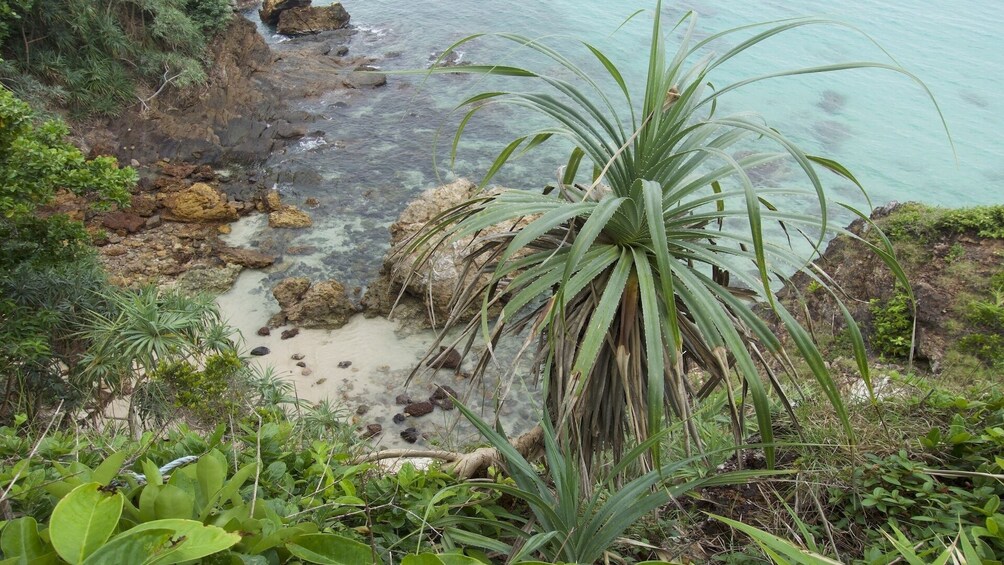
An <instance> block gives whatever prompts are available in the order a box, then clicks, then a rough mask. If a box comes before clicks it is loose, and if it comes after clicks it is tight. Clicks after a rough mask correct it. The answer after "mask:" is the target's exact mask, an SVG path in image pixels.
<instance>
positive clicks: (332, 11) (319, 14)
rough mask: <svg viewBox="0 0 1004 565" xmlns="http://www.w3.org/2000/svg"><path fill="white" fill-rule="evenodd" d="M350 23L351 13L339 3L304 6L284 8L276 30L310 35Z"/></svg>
mask: <svg viewBox="0 0 1004 565" xmlns="http://www.w3.org/2000/svg"><path fill="white" fill-rule="evenodd" d="M347 25H349V13H348V12H346V11H345V8H343V7H342V5H341V4H339V3H337V2H336V3H334V4H331V5H329V6H303V7H298V8H291V9H288V10H283V11H282V12H280V14H279V20H278V22H277V26H276V31H278V32H279V33H281V34H283V35H291V36H296V35H309V34H314V33H320V32H322V31H331V30H336V29H341V28H343V27H345V26H347Z"/></svg>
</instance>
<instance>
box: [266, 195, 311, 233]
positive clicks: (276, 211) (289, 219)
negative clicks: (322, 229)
mask: <svg viewBox="0 0 1004 565" xmlns="http://www.w3.org/2000/svg"><path fill="white" fill-rule="evenodd" d="M264 208H265V210H266V211H267V212H268V225H269V227H272V228H309V227H310V226H311V225H313V223H314V221H313V220H312V219H311V218H310V214H307V213H306V212H304V211H303V210H300V209H299V208H297V207H296V206H292V205H290V204H284V203H283V201H282V196H281V195H280V194H279V192H278V191H276V190H270V191H268V192H267V193H265V199H264Z"/></svg>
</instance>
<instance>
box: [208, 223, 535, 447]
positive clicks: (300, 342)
mask: <svg viewBox="0 0 1004 565" xmlns="http://www.w3.org/2000/svg"><path fill="white" fill-rule="evenodd" d="M231 239H237V238H235V237H233V236H231ZM280 268H281V266H280ZM264 279H265V274H264V273H262V272H260V271H245V272H244V273H242V274H241V276H240V277H239V278H238V280H237V283H236V284H235V285H234V287H233V288H232V289H231V290H230V291H229V292H227V293H226V294H223V295H221V296H220V297H219V298H218V299H217V303H218V304H219V306H220V310H221V312H222V313H223V316H224V318H225V319H226V320H227V321H228V322H229V323H230V325H232V326H234V327H236V328H237V329H239V330H240V331H241V333H242V334H243V336H244V340H245V344H244V348H243V350H244V351H245V352H247V351H250V350H251V349H253V348H255V347H258V346H265V347H267V348H269V350H271V352H270V353H269V354H268V355H266V356H263V357H255V358H253V361H252V362H254V363H259V364H265V365H271V366H272V367H273V368H274V370H275V371H276V372H277V373H278V374H279V375H280V376H283V377H285V378H287V379H289V380H290V381H291V382H292V383H293V384H294V386H295V387H296V394H297V396H298V397H299V398H301V399H304V400H306V401H309V402H317V401H319V400H321V399H325V398H327V399H329V400H330V401H331V402H332V403H333V404H334V405H336V406H339V407H341V408H343V409H344V411H345V413H346V414H347V415H348V417H350V418H351V419H352V421H354V422H355V423H356V424H357V425H358V426H359V427H360V428H364V427H365V426H366V425H367V424H371V423H378V424H381V425H382V426H383V433H382V434H380V435H379V436H377V437H375V438H373V440H372V441H373V443H374V446H375V447H376V446H379V447H409V446H411V444H407V443H405V442H404V440H402V439H401V438H400V432H401V431H403V430H404V429H405V428H408V427H415V428H417V429H418V431H419V432H420V433H422V434H424V435H425V437H423V438H422V439H420V440H419V442H418V443H416V444H414V447H430V446H434V445H435V446H441V447H444V448H451V449H452V448H460V447H463V446H465V445H469V444H471V443H478V442H479V438H478V435H477V434H476V432H475V431H474V430H473V428H471V427H470V426H469V425H468V424H467V423H466V422H462V423H461V425H459V426H458V425H456V424H457V421H458V419H459V412H458V411H457V410H452V411H448V412H447V411H443V410H441V409H439V408H438V407H437V408H436V409H435V410H434V411H433V412H432V413H431V414H429V415H426V416H423V417H420V418H412V417H409V418H407V420H406V421H405V423H403V424H394V423H393V421H392V418H393V416H394V414H397V413H400V412H401V411H402V410H403V408H404V407H403V406H399V405H396V404H395V397H396V396H397V395H399V394H402V393H407V394H409V395H410V396H411V397H412V398H413V399H414V400H415V401H421V400H426V399H427V398H428V396H429V395H430V394H431V393H432V391H434V390H435V388H436V385H437V384H440V385H449V386H452V387H453V388H454V389H455V390H456V391H457V392H458V394H459V395H461V397H463V398H465V404H466V405H468V406H471V407H472V408H475V409H477V408H480V407H482V406H485V407H486V410H487V412H488V413H485V414H484V416H485V417H490V416H491V414H492V413H493V410H491V407H492V406H493V405H494V402H493V400H492V399H491V398H490V396H491V395H486V394H485V393H484V392H483V391H482V387H480V386H474V387H472V386H471V385H470V383H468V382H467V381H466V380H465V379H463V378H461V377H458V376H456V375H455V374H454V371H451V370H439V371H435V372H433V371H430V370H423V371H421V372H420V373H419V374H418V375H417V376H416V378H415V379H414V381H413V382H411V383H410V385H408V386H407V387H406V386H405V383H406V380H407V378H408V376H409V375H410V374H411V371H412V369H414V368H415V367H416V365H417V364H418V362H419V360H420V359H421V357H422V355H423V354H424V353H425V351H426V350H427V349H428V347H429V345H430V344H431V343H432V341H433V339H434V336H433V334H432V332H414V331H409V332H400V331H399V328H398V325H397V323H396V322H392V321H389V320H385V319H381V318H374V319H366V318H364V317H363V316H362V315H358V316H355V317H354V318H352V319H351V320H350V321H349V323H348V324H347V325H346V326H345V327H343V328H340V329H337V330H310V329H301V330H300V333H299V334H298V335H297V336H296V337H293V338H291V339H287V340H283V339H280V334H281V332H282V330H283V329H287V328H285V327H284V328H278V329H273V330H272V332H271V335H270V336H267V337H261V336H258V335H257V330H258V328H260V327H262V326H265V325H266V323H267V321H268V319H269V317H270V316H271V315H272V314H274V313H276V312H278V311H279V306H278V304H277V303H276V301H275V299H274V298H273V297H272V295H271V292H270V290H269V289H267V288H264V286H263V282H264ZM404 335H406V337H402V336H404ZM296 353H300V354H302V355H304V358H303V362H304V363H305V364H306V368H307V369H309V374H308V375H304V374H303V373H304V369H302V368H300V367H298V366H296V363H297V361H296V360H294V359H292V355H293V354H296ZM346 361H347V362H351V365H350V366H349V367H346V368H339V367H338V364H339V363H341V362H346ZM472 364H473V360H465V364H464V365H465V368H466V367H469V366H470V365H472ZM505 369H507V368H500V372H502V371H504V370H505ZM513 388H514V392H513V393H512V399H511V400H512V401H511V402H510V401H507V403H506V405H505V406H504V407H503V409H502V411H501V412H502V414H503V423H504V425H505V426H506V428H507V429H511V430H512V431H513V432H518V431H522V430H524V429H527V428H529V427H530V426H532V424H533V423H534V420H535V417H534V416H533V414H534V413H535V412H536V411H535V410H533V409H532V407H531V403H532V395H531V394H530V393H529V392H527V391H526V389H525V387H523V385H522V384H521V383H517V384H516V385H514V387H513ZM360 406H366V407H367V410H366V412H365V413H364V414H362V415H356V411H357V409H358V408H359V407H360Z"/></svg>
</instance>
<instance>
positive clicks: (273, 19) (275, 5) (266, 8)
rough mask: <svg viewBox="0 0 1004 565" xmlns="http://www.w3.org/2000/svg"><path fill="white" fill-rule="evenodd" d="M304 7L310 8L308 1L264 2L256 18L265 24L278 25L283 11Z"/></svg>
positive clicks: (282, 0)
mask: <svg viewBox="0 0 1004 565" xmlns="http://www.w3.org/2000/svg"><path fill="white" fill-rule="evenodd" d="M305 6H310V0H264V1H263V2H262V4H261V9H259V10H258V17H259V18H261V21H263V22H265V23H267V24H270V25H275V24H277V23H279V18H280V17H282V13H283V12H284V11H286V10H292V9H295V8H302V7H305Z"/></svg>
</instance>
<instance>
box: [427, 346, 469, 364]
mask: <svg viewBox="0 0 1004 565" xmlns="http://www.w3.org/2000/svg"><path fill="white" fill-rule="evenodd" d="M462 360H463V358H462V357H461V356H460V352H459V351H457V350H456V349H453V348H452V347H451V348H449V349H447V348H445V347H442V346H440V348H439V355H437V356H436V357H435V358H433V359H431V360H429V362H428V363H426V364H425V366H426V367H432V368H434V369H459V368H460V362H461V361H462Z"/></svg>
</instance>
